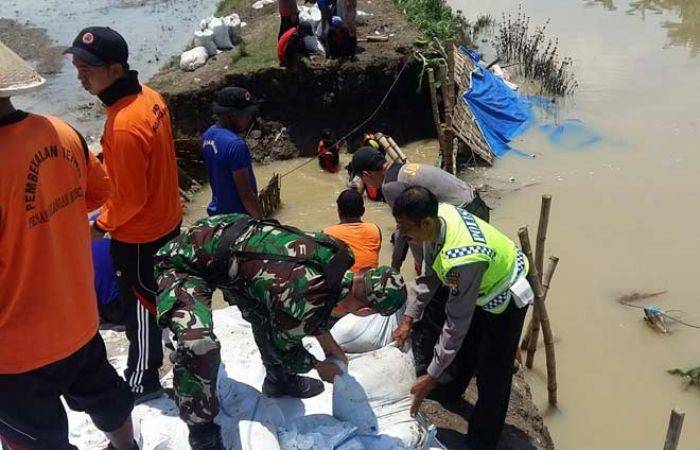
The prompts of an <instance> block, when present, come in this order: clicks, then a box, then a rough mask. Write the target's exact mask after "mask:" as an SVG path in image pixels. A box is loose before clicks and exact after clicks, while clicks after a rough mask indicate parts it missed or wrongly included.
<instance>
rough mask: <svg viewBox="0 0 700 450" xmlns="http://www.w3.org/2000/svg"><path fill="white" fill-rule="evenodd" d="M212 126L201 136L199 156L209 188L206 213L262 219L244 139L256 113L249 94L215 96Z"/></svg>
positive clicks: (233, 90)
mask: <svg viewBox="0 0 700 450" xmlns="http://www.w3.org/2000/svg"><path fill="white" fill-rule="evenodd" d="M213 110H214V114H215V115H216V123H215V124H214V125H212V126H211V127H209V129H208V130H207V131H205V132H204V134H203V135H202V155H203V156H204V163H205V164H206V167H207V174H208V175H209V184H210V185H211V202H209V206H207V214H209V215H210V216H214V215H218V214H248V215H249V216H252V217H254V218H256V219H260V218H262V208H261V207H260V202H259V200H258V185H257V182H256V180H255V173H254V172H253V159H252V158H251V156H250V149H248V144H246V142H245V137H246V136H247V134H248V133H249V132H250V130H251V129H252V127H253V123H254V120H255V116H256V115H257V114H258V102H257V101H256V100H255V98H254V97H253V96H252V94H251V93H250V92H248V91H247V90H245V89H243V88H239V87H226V88H223V89H221V90H220V91H219V92H218V93H217V94H216V100H215V101H214V105H213Z"/></svg>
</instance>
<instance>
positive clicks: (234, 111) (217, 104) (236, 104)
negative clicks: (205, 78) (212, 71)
mask: <svg viewBox="0 0 700 450" xmlns="http://www.w3.org/2000/svg"><path fill="white" fill-rule="evenodd" d="M259 103H260V102H259V101H258V100H257V99H256V98H255V97H253V94H251V93H250V92H248V91H247V90H246V89H243V88H240V87H234V86H231V87H226V88H223V89H222V90H220V91H219V92H217V94H216V99H215V100H214V108H213V109H214V113H216V114H220V115H235V116H254V115H256V114H257V113H258V109H259V107H258V105H259Z"/></svg>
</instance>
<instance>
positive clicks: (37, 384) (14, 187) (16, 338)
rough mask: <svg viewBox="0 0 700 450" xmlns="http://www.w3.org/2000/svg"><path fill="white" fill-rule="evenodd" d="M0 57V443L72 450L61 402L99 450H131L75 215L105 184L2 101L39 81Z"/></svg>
mask: <svg viewBox="0 0 700 450" xmlns="http://www.w3.org/2000/svg"><path fill="white" fill-rule="evenodd" d="M0 61H2V64H0V148H2V151H0V292H1V293H2V295H0V442H1V443H2V447H3V448H4V449H7V450H24V449H32V450H69V449H72V450H77V448H76V447H75V446H73V445H71V444H70V443H69V441H68V420H67V417H66V411H65V409H64V407H63V404H62V403H61V397H63V398H64V399H65V401H66V403H67V404H68V407H69V408H71V409H73V410H76V411H84V412H85V413H87V414H88V415H89V416H90V418H91V419H92V421H93V423H94V424H95V426H96V427H97V428H98V429H100V430H102V431H103V432H104V433H105V434H106V435H107V437H108V439H109V441H110V447H109V448H110V449H118V450H132V449H138V447H137V446H136V443H135V442H134V436H133V428H132V423H131V410H132V409H133V397H132V395H131V392H130V390H129V387H128V386H127V384H126V383H125V382H124V380H123V379H122V378H121V377H120V376H119V375H118V374H117V372H116V371H115V370H114V368H113V367H112V366H111V365H110V364H109V361H108V360H107V354H106V351H105V345H104V342H103V341H102V337H101V336H100V334H99V333H98V331H97V327H98V316H97V299H96V298H95V290H94V285H93V280H92V263H91V258H90V230H89V227H88V223H87V220H86V218H87V213H88V211H91V210H93V209H95V208H98V207H99V206H100V205H102V204H103V203H104V201H105V200H106V199H107V198H108V197H109V195H110V191H111V186H110V182H109V179H108V178H107V175H106V173H105V172H104V170H103V168H102V166H101V164H100V163H99V161H98V160H97V159H96V158H95V156H94V155H92V154H91V153H90V151H89V150H88V147H87V143H86V142H85V140H84V139H83V137H82V136H81V135H80V134H79V133H78V132H77V131H75V130H74V129H73V128H71V127H70V125H68V124H67V123H65V122H63V121H62V120H60V119H58V118H55V117H51V116H41V115H38V114H32V113H27V112H24V111H19V110H16V109H15V108H14V107H13V106H12V103H11V101H10V99H9V95H12V94H13V93H20V92H21V91H20V90H18V88H17V86H22V85H24V86H27V85H32V84H34V85H37V84H40V82H41V81H42V79H41V78H40V77H39V76H38V75H37V74H36V73H34V71H33V70H32V69H31V68H30V67H29V66H28V65H26V64H25V63H24V62H23V61H22V60H21V59H20V58H19V56H17V55H16V54H14V53H12V52H11V50H9V49H8V48H7V47H5V46H4V45H3V44H2V43H0ZM8 80H9V81H10V83H9V86H8V85H7V84H5V83H6V82H7V81H8Z"/></svg>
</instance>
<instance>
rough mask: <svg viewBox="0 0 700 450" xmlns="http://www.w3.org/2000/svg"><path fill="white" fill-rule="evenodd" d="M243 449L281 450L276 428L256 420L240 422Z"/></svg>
mask: <svg viewBox="0 0 700 450" xmlns="http://www.w3.org/2000/svg"><path fill="white" fill-rule="evenodd" d="M238 429H239V433H240V436H241V450H256V449H259V450H262V449H265V450H268V449H269V450H280V445H279V442H278V440H277V433H276V430H274V429H270V428H269V427H268V426H267V425H265V424H264V423H260V422H257V421H254V420H241V421H240V422H238Z"/></svg>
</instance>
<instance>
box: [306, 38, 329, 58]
mask: <svg viewBox="0 0 700 450" xmlns="http://www.w3.org/2000/svg"><path fill="white" fill-rule="evenodd" d="M303 40H304V47H306V49H307V50H308V51H310V52H311V53H313V54H320V55H325V54H326V49H325V48H323V44H321V41H319V40H318V38H317V37H316V36H304V39H303Z"/></svg>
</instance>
